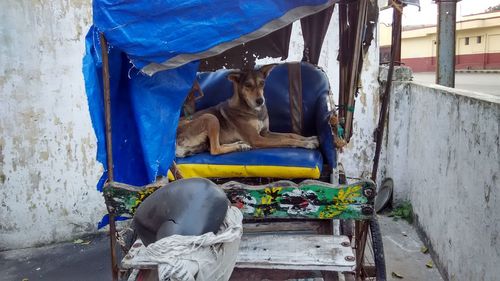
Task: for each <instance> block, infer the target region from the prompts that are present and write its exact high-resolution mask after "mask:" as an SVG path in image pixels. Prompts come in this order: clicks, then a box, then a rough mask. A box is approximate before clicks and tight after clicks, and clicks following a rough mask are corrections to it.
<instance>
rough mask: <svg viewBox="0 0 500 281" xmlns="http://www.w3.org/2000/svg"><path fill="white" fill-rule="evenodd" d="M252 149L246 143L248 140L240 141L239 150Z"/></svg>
mask: <svg viewBox="0 0 500 281" xmlns="http://www.w3.org/2000/svg"><path fill="white" fill-rule="evenodd" d="M250 149H252V147H251V146H250V145H249V144H248V143H246V142H239V143H238V151H248V150H250Z"/></svg>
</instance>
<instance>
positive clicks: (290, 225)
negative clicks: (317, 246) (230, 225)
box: [243, 220, 325, 233]
mask: <svg viewBox="0 0 500 281" xmlns="http://www.w3.org/2000/svg"><path fill="white" fill-rule="evenodd" d="M324 223H325V220H293V221H259V222H245V223H244V224H243V233H262V232H274V233H276V232H309V233H321V232H320V231H321V230H322V229H323V228H324V226H323V224H324Z"/></svg>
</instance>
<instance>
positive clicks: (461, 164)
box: [384, 82, 500, 281]
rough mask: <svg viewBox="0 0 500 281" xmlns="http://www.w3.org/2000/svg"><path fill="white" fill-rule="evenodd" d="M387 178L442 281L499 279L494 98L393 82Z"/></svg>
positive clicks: (499, 121)
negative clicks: (405, 203)
mask: <svg viewBox="0 0 500 281" xmlns="http://www.w3.org/2000/svg"><path fill="white" fill-rule="evenodd" d="M388 130H389V136H388V139H387V147H386V148H384V149H387V150H386V152H387V153H386V156H387V158H386V162H385V167H384V173H385V176H387V177H391V178H393V180H394V199H395V200H396V201H402V200H410V201H411V203H412V205H413V209H414V212H415V215H416V218H417V222H416V224H417V228H419V229H420V230H421V232H422V233H423V235H424V236H425V239H424V240H427V241H426V242H427V243H428V244H429V245H430V248H431V249H432V253H433V254H434V260H435V261H437V263H438V265H439V269H440V270H441V273H442V275H443V276H444V277H445V279H447V280H456V281H462V280H463V281H468V280H485V281H486V280H491V281H493V280H498V276H500V267H498V264H499V263H500V238H499V237H500V236H499V235H500V143H499V137H500V98H498V97H495V96H489V95H486V94H480V93H473V92H467V91H461V90H456V89H451V88H446V87H441V86H430V87H428V86H423V85H419V84H415V83H408V82H403V83H396V84H395V85H394V91H393V95H392V97H391V107H390V118H389V128H388Z"/></svg>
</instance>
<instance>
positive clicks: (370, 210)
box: [361, 205, 373, 215]
mask: <svg viewBox="0 0 500 281" xmlns="http://www.w3.org/2000/svg"><path fill="white" fill-rule="evenodd" d="M361 212H362V213H363V215H373V207H372V206H370V205H363V206H361Z"/></svg>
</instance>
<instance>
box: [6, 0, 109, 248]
mask: <svg viewBox="0 0 500 281" xmlns="http://www.w3.org/2000/svg"><path fill="white" fill-rule="evenodd" d="M0 18H2V24H0V38H1V40H0V41H1V44H0V61H1V62H2V63H1V64H0V96H1V102H0V202H1V207H0V249H5V248H21V247H28V246H32V245H37V244H40V243H48V242H52V241H60V240H65V239H71V238H72V237H75V236H78V235H81V234H84V233H88V232H94V231H95V230H96V222H97V221H99V219H100V218H101V216H102V214H103V213H104V209H105V208H104V201H103V199H102V196H101V195H100V194H99V193H98V192H97V191H96V188H95V184H96V182H97V180H98V179H99V176H100V172H101V171H100V165H98V164H97V163H96V161H95V160H94V159H95V151H96V140H95V137H94V132H93V130H92V125H91V123H90V116H89V113H88V108H87V102H86V96H85V91H84V85H83V77H82V71H81V64H82V63H81V61H82V54H83V51H84V43H83V38H84V36H85V32H86V30H87V29H88V26H89V24H90V21H91V2H90V1H68V0H66V1H19V0H4V1H1V2H0Z"/></svg>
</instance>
